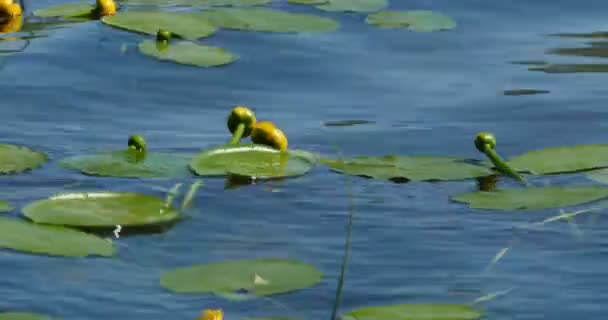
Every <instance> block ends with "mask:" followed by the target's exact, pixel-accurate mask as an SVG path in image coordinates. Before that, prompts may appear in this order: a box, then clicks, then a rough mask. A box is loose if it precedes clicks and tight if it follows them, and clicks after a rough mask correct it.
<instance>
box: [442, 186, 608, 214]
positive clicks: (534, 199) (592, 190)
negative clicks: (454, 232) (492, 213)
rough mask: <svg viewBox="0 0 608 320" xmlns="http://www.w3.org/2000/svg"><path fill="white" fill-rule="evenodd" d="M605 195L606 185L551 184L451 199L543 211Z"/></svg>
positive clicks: (489, 206) (607, 192)
mask: <svg viewBox="0 0 608 320" xmlns="http://www.w3.org/2000/svg"><path fill="white" fill-rule="evenodd" d="M605 197H608V188H606V187H600V186H584V187H581V186H576V187H559V186H551V187H531V188H525V189H501V190H496V191H491V192H481V191H480V192H471V193H464V194H459V195H456V196H453V197H452V198H451V200H452V201H456V202H462V203H467V204H468V205H469V207H470V208H476V209H494V210H540V209H549V208H562V207H569V206H575V205H579V204H583V203H587V202H591V201H595V200H599V199H602V198H605Z"/></svg>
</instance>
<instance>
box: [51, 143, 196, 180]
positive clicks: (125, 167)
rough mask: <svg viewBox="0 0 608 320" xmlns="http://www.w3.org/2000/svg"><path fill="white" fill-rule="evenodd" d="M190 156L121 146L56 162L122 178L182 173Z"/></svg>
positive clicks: (180, 174)
mask: <svg viewBox="0 0 608 320" xmlns="http://www.w3.org/2000/svg"><path fill="white" fill-rule="evenodd" d="M190 158H191V156H189V155H182V154H172V153H162V152H152V151H148V152H146V154H145V156H143V155H142V156H141V158H140V156H139V154H138V153H136V152H134V151H132V150H128V149H127V150H120V151H113V152H106V153H98V154H91V155H79V156H73V157H69V158H66V159H63V160H61V161H60V162H59V165H61V166H63V167H66V168H70V169H76V170H79V171H80V172H82V173H84V174H87V175H92V176H105V177H121V178H160V177H184V176H188V175H190V173H189V171H188V167H187V166H188V162H189V161H190Z"/></svg>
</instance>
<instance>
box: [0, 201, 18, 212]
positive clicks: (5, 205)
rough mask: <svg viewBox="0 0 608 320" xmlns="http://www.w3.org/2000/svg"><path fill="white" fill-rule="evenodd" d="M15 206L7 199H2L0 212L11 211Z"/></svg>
mask: <svg viewBox="0 0 608 320" xmlns="http://www.w3.org/2000/svg"><path fill="white" fill-rule="evenodd" d="M14 209H15V207H14V206H13V205H12V204H11V203H10V202H7V201H0V212H11V211H13V210H14Z"/></svg>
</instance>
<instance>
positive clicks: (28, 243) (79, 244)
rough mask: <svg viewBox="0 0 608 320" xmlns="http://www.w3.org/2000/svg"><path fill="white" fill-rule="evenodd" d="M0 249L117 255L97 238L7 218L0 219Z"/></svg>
mask: <svg viewBox="0 0 608 320" xmlns="http://www.w3.org/2000/svg"><path fill="white" fill-rule="evenodd" d="M0 248H6V249H12V250H17V251H22V252H28V253H34V254H47V255H52V256H65V257H86V256H90V255H92V256H111V255H113V254H114V247H113V245H112V243H111V242H108V241H106V240H105V239H102V238H99V237H97V236H94V235H90V234H88V233H84V232H81V231H77V230H73V229H69V228H64V227H60V226H48V225H39V224H35V223H30V222H25V221H21V220H18V219H13V218H4V217H0ZM0 319H2V318H1V317H0Z"/></svg>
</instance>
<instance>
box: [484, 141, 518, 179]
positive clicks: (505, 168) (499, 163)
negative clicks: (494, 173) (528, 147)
mask: <svg viewBox="0 0 608 320" xmlns="http://www.w3.org/2000/svg"><path fill="white" fill-rule="evenodd" d="M484 151H485V154H486V155H487V156H488V158H490V160H491V161H492V163H493V164H494V166H496V168H497V169H498V170H499V171H500V172H502V173H504V174H506V175H507V176H510V177H511V178H513V179H515V180H517V181H519V182H521V183H522V184H523V185H525V186H528V181H526V179H524V177H522V176H521V175H520V174H519V173H517V172H516V171H515V170H513V169H511V167H509V165H508V164H507V163H506V162H504V161H503V160H502V159H501V158H500V156H499V155H498V154H497V153H496V151H494V149H492V148H491V147H490V146H488V145H486V147H485V150H484Z"/></svg>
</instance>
